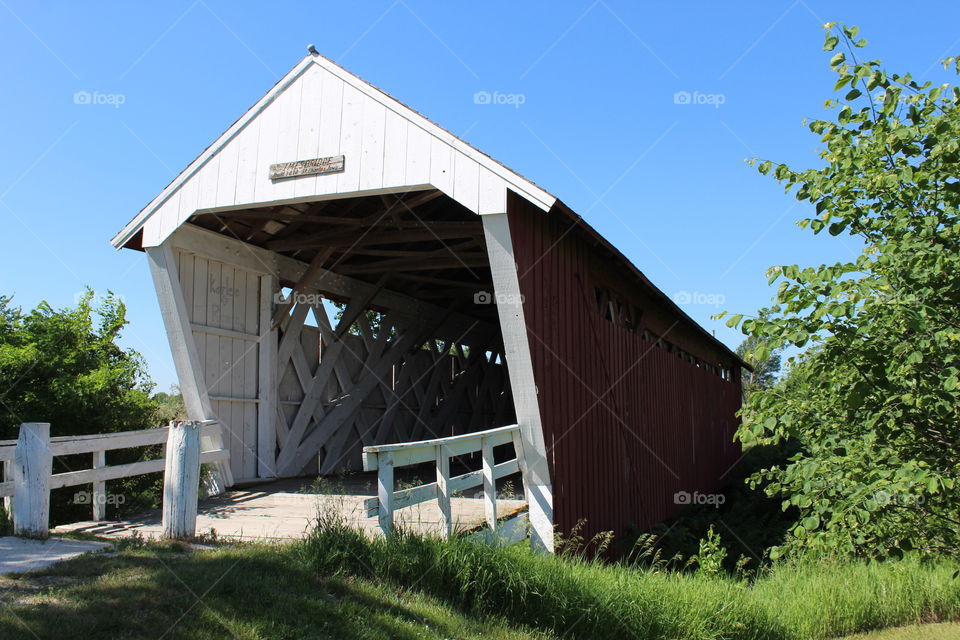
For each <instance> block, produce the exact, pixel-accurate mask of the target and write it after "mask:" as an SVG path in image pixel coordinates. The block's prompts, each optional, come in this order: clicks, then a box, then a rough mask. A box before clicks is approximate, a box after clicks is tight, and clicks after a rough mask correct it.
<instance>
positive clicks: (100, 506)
mask: <svg viewBox="0 0 960 640" xmlns="http://www.w3.org/2000/svg"><path fill="white" fill-rule="evenodd" d="M105 466H107V452H106V451H94V452H93V468H94V469H102V468H104V467H105ZM106 487H107V483H106V482H103V481H100V482H94V483H93V492H92V493H91V495H90V499H91V501H92V502H93V521H94V522H102V521H103V520H106V519H107V491H106Z"/></svg>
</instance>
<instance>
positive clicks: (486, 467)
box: [480, 438, 497, 531]
mask: <svg viewBox="0 0 960 640" xmlns="http://www.w3.org/2000/svg"><path fill="white" fill-rule="evenodd" d="M480 443H481V444H480V450H481V457H482V458H483V510H484V513H485V515H486V517H487V526H488V527H490V530H491V531H496V530H497V483H496V481H495V479H494V477H493V467H494V460H493V446H492V445H491V443H490V438H483V439H482V440H481V441H480Z"/></svg>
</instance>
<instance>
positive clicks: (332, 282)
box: [170, 224, 492, 344]
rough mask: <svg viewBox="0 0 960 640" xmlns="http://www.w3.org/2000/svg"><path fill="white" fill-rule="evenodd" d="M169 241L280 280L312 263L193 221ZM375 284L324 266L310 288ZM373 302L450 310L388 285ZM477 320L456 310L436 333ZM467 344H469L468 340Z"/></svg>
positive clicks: (424, 313)
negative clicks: (202, 226)
mask: <svg viewBox="0 0 960 640" xmlns="http://www.w3.org/2000/svg"><path fill="white" fill-rule="evenodd" d="M170 242H171V243H172V244H173V245H174V246H176V247H177V248H179V249H181V250H184V251H188V252H191V253H195V254H197V255H200V256H204V257H206V258H210V259H213V260H217V261H218V262H224V263H226V264H229V265H231V266H236V267H240V268H242V269H246V270H247V271H254V272H257V273H261V274H265V273H272V274H273V275H275V276H276V277H277V279H278V280H279V281H281V282H297V281H298V280H300V278H301V276H302V275H303V272H304V271H305V270H306V269H307V268H308V266H309V265H308V264H307V263H306V262H304V261H302V260H297V259H296V258H291V257H289V256H284V255H280V254H277V253H273V252H272V251H268V250H266V249H264V248H262V247H258V246H255V245H251V244H247V243H245V242H241V241H239V240H236V239H235V238H229V237H227V236H224V235H221V234H219V233H216V232H215V231H210V230H209V229H203V228H201V227H198V226H195V225H191V224H185V225H183V226H181V227H180V228H179V229H177V230H176V231H175V232H174V233H173V235H171V236H170ZM373 287H374V285H373V284H370V283H369V282H364V281H363V280H358V279H356V278H351V277H350V276H346V275H341V274H338V273H334V272H332V271H328V270H326V269H321V271H320V273H319V274H318V275H317V276H316V278H314V281H313V282H312V283H311V284H310V291H321V292H323V293H324V294H328V295H331V296H334V297H339V298H341V299H347V300H349V299H350V298H353V297H355V296H357V295H362V294H363V293H364V292H367V291H369V290H370V289H372V288H373ZM371 306H372V307H375V308H378V309H389V310H390V311H391V313H393V314H394V315H399V316H401V317H403V318H410V319H415V318H431V317H438V316H441V315H445V314H446V313H447V311H446V309H444V308H443V307H440V306H437V305H435V304H431V303H428V302H424V301H422V300H418V299H416V298H412V297H410V296H408V295H406V294H403V293H400V292H397V291H391V290H388V289H384V290H383V291H381V292H380V293H379V294H378V295H377V296H376V297H375V298H374V299H373V301H372V302H371ZM475 323H476V319H475V318H472V317H470V316H467V315H465V314H462V313H456V312H455V313H453V314H450V315H449V317H448V319H447V322H446V323H444V325H442V326H441V327H440V328H439V329H438V330H437V331H438V333H437V336H436V337H446V338H453V339H457V338H459V337H460V336H463V335H464V332H466V331H468V330H469V329H470V327H473V326H474V325H475ZM490 331H492V327H491V326H490V325H488V324H486V323H482V330H481V331H477V332H476V333H477V335H480V334H486V333H489V332H490ZM471 335H472V334H471ZM467 344H469V341H468V342H467Z"/></svg>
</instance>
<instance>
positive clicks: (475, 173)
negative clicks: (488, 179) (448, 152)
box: [453, 152, 480, 213]
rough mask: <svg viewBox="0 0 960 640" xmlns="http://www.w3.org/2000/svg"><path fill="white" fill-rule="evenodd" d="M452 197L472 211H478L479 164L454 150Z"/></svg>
mask: <svg viewBox="0 0 960 640" xmlns="http://www.w3.org/2000/svg"><path fill="white" fill-rule="evenodd" d="M453 157H454V171H453V197H454V198H456V199H457V201H458V202H459V203H460V204H462V205H463V206H465V207H466V208H467V209H470V211H473V212H474V213H479V212H480V165H479V164H477V162H476V161H475V160H473V159H472V158H468V157H467V156H466V155H464V154H463V153H460V152H454V154H453Z"/></svg>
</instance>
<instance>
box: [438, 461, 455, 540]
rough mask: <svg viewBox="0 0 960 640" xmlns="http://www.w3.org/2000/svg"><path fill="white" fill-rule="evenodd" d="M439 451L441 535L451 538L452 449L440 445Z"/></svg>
mask: <svg viewBox="0 0 960 640" xmlns="http://www.w3.org/2000/svg"><path fill="white" fill-rule="evenodd" d="M436 449H437V506H439V507H440V535H441V536H443V537H444V538H449V537H450V531H451V528H452V523H451V518H450V449H449V448H448V447H447V446H446V445H443V444H441V445H439V446H437V447H436Z"/></svg>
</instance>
